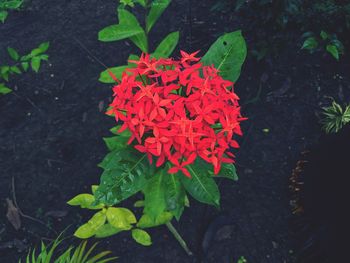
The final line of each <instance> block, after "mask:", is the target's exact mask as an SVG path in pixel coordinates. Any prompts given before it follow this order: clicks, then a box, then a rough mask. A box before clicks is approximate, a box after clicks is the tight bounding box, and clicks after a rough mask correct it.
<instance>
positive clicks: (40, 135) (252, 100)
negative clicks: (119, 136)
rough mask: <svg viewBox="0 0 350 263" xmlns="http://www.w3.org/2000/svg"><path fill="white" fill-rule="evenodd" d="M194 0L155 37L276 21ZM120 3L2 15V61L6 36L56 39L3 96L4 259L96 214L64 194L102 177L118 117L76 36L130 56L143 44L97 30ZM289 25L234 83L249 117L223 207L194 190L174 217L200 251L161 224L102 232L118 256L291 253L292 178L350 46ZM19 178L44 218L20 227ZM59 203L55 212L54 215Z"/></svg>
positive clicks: (188, 42) (33, 4)
mask: <svg viewBox="0 0 350 263" xmlns="http://www.w3.org/2000/svg"><path fill="white" fill-rule="evenodd" d="M189 2H190V1H173V3H172V4H171V5H170V6H169V8H168V9H167V10H166V12H165V14H164V15H163V16H162V17H161V22H159V23H158V24H157V25H156V26H155V27H154V29H153V31H152V37H153V41H154V45H155V44H156V43H158V41H159V40H160V39H161V38H162V37H164V36H165V35H166V34H167V33H168V32H172V31H175V30H179V31H180V32H181V40H180V44H179V48H181V49H184V50H189V51H195V50H198V49H201V50H202V51H203V52H202V54H203V53H204V52H205V51H206V50H207V48H208V46H209V45H210V44H211V43H212V42H213V41H214V40H215V39H216V38H217V36H219V35H220V34H222V33H223V32H225V31H226V32H228V31H233V30H236V29H239V28H240V29H242V30H243V33H244V35H245V37H246V39H247V42H248V47H252V46H254V44H255V41H257V38H259V36H260V32H261V30H265V32H269V29H268V28H257V27H256V26H255V25H258V24H259V21H257V20H254V19H257V18H255V16H254V14H249V16H247V17H243V18H240V17H238V16H236V14H235V13H233V12H231V13H229V14H228V13H221V12H215V13H214V12H210V7H211V6H212V4H213V2H214V1H192V5H191V8H189ZM115 8H116V1H114V0H104V1H103V2H101V1H92V0H90V1H86V0H75V1H71V0H60V1H59V0H50V1H42V0H32V1H30V3H28V4H27V7H26V8H25V9H24V10H23V11H21V12H15V13H11V14H10V15H9V18H8V20H7V21H6V23H5V24H4V25H0V34H1V42H0V50H1V55H0V56H1V57H0V58H1V61H3V60H4V59H5V49H6V47H7V46H11V47H14V48H16V49H18V50H19V51H20V53H22V54H23V53H25V52H27V51H29V50H31V49H32V48H34V47H35V46H37V45H38V44H40V43H41V42H44V41H50V43H51V47H50V49H49V51H48V53H49V55H50V59H49V64H44V65H43V67H42V69H41V70H40V73H39V74H34V73H27V74H24V75H21V76H16V77H14V78H13V80H12V81H11V83H10V85H11V87H13V88H15V91H14V92H13V93H11V94H9V95H7V96H2V97H0V114H1V117H0V173H1V175H0V255H1V256H0V258H1V262H9V263H10V262H17V261H18V258H19V257H20V256H23V255H25V254H26V251H27V249H28V248H29V247H30V246H35V245H38V244H39V240H40V239H41V238H55V237H56V235H55V233H53V231H51V230H49V229H48V227H50V228H52V229H54V230H55V231H56V232H60V231H62V230H63V229H65V228H66V227H67V226H68V225H71V227H70V228H69V229H68V230H67V232H68V233H72V232H73V230H74V229H75V228H76V227H77V226H78V225H79V224H81V223H82V222H84V221H86V220H87V219H88V217H89V215H90V214H89V213H86V212H83V211H82V210H80V209H77V208H71V207H68V206H67V205H66V201H67V200H69V199H70V198H72V197H73V196H74V195H76V194H78V193H81V192H85V191H89V188H90V185H91V184H97V183H98V181H99V175H100V173H101V170H100V169H99V168H98V167H97V164H98V163H99V161H100V160H101V159H102V158H103V156H104V155H105V154H106V151H107V150H106V148H105V146H104V144H103V141H102V137H103V136H107V135H109V131H108V130H109V128H111V127H112V126H113V120H111V119H110V118H109V117H107V116H106V115H104V114H103V112H101V111H100V109H99V108H100V107H101V105H102V103H103V105H104V106H106V105H107V104H108V102H109V99H110V97H111V90H110V87H108V86H106V85H102V84H100V83H98V81H97V79H98V75H99V72H100V71H102V70H103V69H104V68H103V66H101V65H100V64H99V63H98V62H97V61H96V60H94V59H93V58H92V57H91V56H90V55H89V54H88V53H87V52H86V50H84V49H83V48H82V47H81V45H79V44H78V42H79V41H80V42H81V43H83V45H84V46H85V47H86V48H87V49H88V50H90V52H91V53H93V54H94V56H96V57H97V58H99V59H100V60H101V61H103V62H104V63H105V64H106V65H108V66H114V65H120V64H123V63H125V61H126V59H127V57H128V54H129V53H130V52H132V51H134V52H136V49H135V48H134V47H133V46H131V45H129V44H127V43H126V42H124V41H122V42H117V43H108V44H107V43H100V42H98V40H97V32H98V31H99V30H100V29H101V28H103V27H104V26H107V25H110V24H113V23H116V15H115ZM251 21H255V23H254V26H252V23H250V22H251ZM190 22H191V23H190ZM294 31H295V30H290V31H284V32H282V31H281V32H278V34H279V37H280V38H282V39H284V40H285V43H286V45H285V46H284V47H282V48H281V49H279V51H278V54H277V56H275V57H273V58H267V59H265V60H263V61H262V62H257V61H256V60H255V59H254V58H253V57H249V58H248V60H247V62H246V64H245V66H244V68H243V71H242V75H241V78H240V79H239V81H238V82H237V84H236V92H237V93H238V94H239V95H240V96H241V98H242V101H241V103H242V105H243V107H242V108H243V112H244V114H245V115H246V116H247V117H249V120H248V121H246V122H245V124H244V127H243V128H244V137H243V138H242V140H241V145H242V147H241V149H240V150H239V153H238V160H237V168H238V173H239V176H240V180H239V182H238V183H231V182H226V181H222V182H220V188H221V192H222V202H221V210H220V211H218V210H215V209H214V208H208V207H206V206H204V205H200V204H198V203H196V202H194V201H192V202H191V208H190V209H188V210H187V211H186V212H185V213H184V215H183V217H182V221H181V223H180V224H179V225H178V226H177V228H178V230H179V232H180V233H182V234H183V237H184V238H185V239H186V240H187V242H188V245H189V247H190V248H191V249H192V250H193V251H194V252H195V254H196V257H193V258H190V257H188V256H186V254H185V252H184V251H183V250H182V249H181V247H180V246H179V245H178V244H177V242H176V241H175V240H174V239H173V237H172V236H171V234H170V233H169V232H168V231H167V229H166V228H165V227H160V228H157V229H153V230H151V231H150V233H151V235H152V238H153V245H152V246H151V247H148V248H146V247H142V246H139V245H137V244H136V243H135V242H134V241H133V240H132V239H131V237H130V236H129V233H122V234H119V235H116V236H114V237H112V238H109V239H106V240H104V241H102V243H101V244H100V247H101V248H105V249H110V250H112V251H113V254H114V255H117V256H119V257H120V259H119V261H118V262H120V263H123V262H128V263H129V262H132V263H138V262H142V263H154V262H162V263H163V262H164V263H166V262H171V263H177V262H181V263H187V262H188V263H189V262H196V261H199V260H201V261H202V262H210V263H232V262H235V261H236V260H237V259H238V258H239V256H241V255H243V256H245V257H246V258H247V260H248V262H249V263H267V262H268V263H284V262H293V260H294V251H293V248H294V247H295V245H294V241H293V240H294V238H293V237H294V233H293V232H292V231H291V228H290V227H289V223H290V220H291V218H292V215H291V209H290V206H289V197H290V195H289V190H288V178H289V176H290V174H291V171H292V169H293V166H294V165H295V163H296V161H297V160H298V158H299V156H300V152H301V151H303V150H304V149H308V148H309V147H310V145H312V144H314V143H315V142H317V140H318V138H319V136H320V135H321V133H322V132H321V129H320V125H319V123H318V118H317V116H316V112H318V111H319V110H320V105H322V104H324V103H325V102H327V101H328V100H327V98H326V97H327V96H332V97H334V98H335V99H336V100H338V101H340V102H348V101H349V99H350V75H349V68H350V65H349V62H348V61H349V60H348V58H346V57H344V58H342V59H341V61H340V62H339V63H338V62H336V61H335V60H334V59H332V58H331V57H329V56H327V55H323V54H322V53H317V54H314V55H308V54H307V53H305V52H303V51H300V45H299V43H300V38H299V36H300V35H299V33H294ZM266 37H270V36H268V35H267V36H266ZM175 54H176V53H175ZM259 90H260V91H261V92H259ZM99 106H100V107H99ZM12 180H14V183H15V196H16V199H17V203H18V205H19V207H20V208H21V210H22V212H23V213H24V214H26V215H30V216H32V217H35V218H38V219H40V220H41V221H42V222H44V225H42V224H40V223H37V222H35V221H33V220H30V219H28V218H22V227H21V229H20V230H18V231H16V230H15V229H14V228H13V227H12V225H11V224H10V223H9V222H8V220H7V218H6V211H7V205H6V198H10V199H13V193H12V192H13V187H12ZM129 203H130V202H129ZM129 203H127V204H126V205H128V204H129ZM52 212H55V213H56V217H52V216H49V215H48V214H50V213H51V214H52ZM57 212H60V213H58V214H59V216H58V218H57ZM62 212H63V213H62ZM64 212H67V215H65V216H63V215H64ZM219 216H220V217H219ZM217 218H219V219H217ZM210 223H211V226H210V227H209V231H211V233H209V234H210V235H207V236H210V237H212V238H209V240H207V239H206V241H205V244H204V246H205V247H206V248H208V250H206V251H202V240H203V236H204V235H205V233H206V231H207V229H208V225H210Z"/></svg>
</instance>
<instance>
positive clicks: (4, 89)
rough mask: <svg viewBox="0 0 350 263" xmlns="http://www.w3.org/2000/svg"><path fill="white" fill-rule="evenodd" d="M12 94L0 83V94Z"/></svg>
mask: <svg viewBox="0 0 350 263" xmlns="http://www.w3.org/2000/svg"><path fill="white" fill-rule="evenodd" d="M10 92H12V90H11V89H10V88H8V87H6V86H5V84H3V83H0V94H2V95H5V94H8V93H10Z"/></svg>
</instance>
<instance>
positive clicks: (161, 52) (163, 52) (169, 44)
mask: <svg viewBox="0 0 350 263" xmlns="http://www.w3.org/2000/svg"><path fill="white" fill-rule="evenodd" d="M178 42H179V31H176V32H173V33H170V34H169V35H167V36H166V37H165V38H164V39H163V40H162V42H161V43H160V44H159V46H158V47H157V48H156V50H155V51H154V52H153V54H152V56H153V57H155V58H157V59H159V58H167V57H169V56H170V55H171V53H173V51H174V49H175V47H176V45H177V43H178Z"/></svg>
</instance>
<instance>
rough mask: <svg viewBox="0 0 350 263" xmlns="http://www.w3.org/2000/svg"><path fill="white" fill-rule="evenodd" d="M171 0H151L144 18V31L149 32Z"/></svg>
mask: <svg viewBox="0 0 350 263" xmlns="http://www.w3.org/2000/svg"><path fill="white" fill-rule="evenodd" d="M170 2H171V0H153V1H152V4H151V10H150V11H149V13H148V15H147V18H146V31H147V33H149V32H150V31H151V29H152V27H153V25H154V24H155V23H156V22H157V20H158V18H159V17H160V16H161V15H162V13H163V12H164V10H165V9H166V8H167V7H168V5H169V4H170Z"/></svg>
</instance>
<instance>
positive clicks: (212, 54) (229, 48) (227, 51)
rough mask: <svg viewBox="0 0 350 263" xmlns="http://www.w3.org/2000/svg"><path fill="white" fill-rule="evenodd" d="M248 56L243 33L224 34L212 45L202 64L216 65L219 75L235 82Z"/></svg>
mask: <svg viewBox="0 0 350 263" xmlns="http://www.w3.org/2000/svg"><path fill="white" fill-rule="evenodd" d="M246 56H247V47H246V43H245V40H244V38H243V36H242V33H241V31H240V30H239V31H235V32H231V33H227V34H224V35H223V36H221V37H219V38H218V39H217V40H216V41H215V42H214V44H212V45H211V47H210V48H209V50H208V51H207V53H206V54H205V55H204V56H203V58H202V60H201V62H202V63H203V64H204V65H214V66H215V68H217V69H218V70H219V74H220V75H221V76H222V77H223V78H224V79H227V80H230V81H233V82H235V81H236V80H237V79H238V77H239V75H240V73H241V68H242V65H243V63H244V60H245V58H246Z"/></svg>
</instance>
